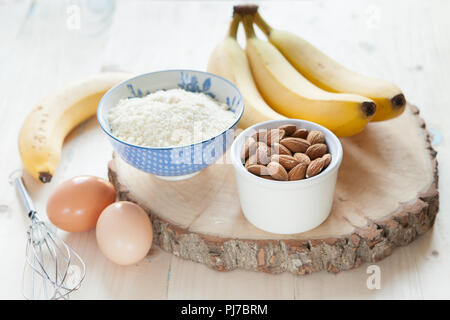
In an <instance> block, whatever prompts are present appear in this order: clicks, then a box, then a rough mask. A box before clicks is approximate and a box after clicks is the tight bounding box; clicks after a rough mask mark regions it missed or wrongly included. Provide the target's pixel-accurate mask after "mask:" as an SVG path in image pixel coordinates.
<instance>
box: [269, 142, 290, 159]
mask: <svg viewBox="0 0 450 320" xmlns="http://www.w3.org/2000/svg"><path fill="white" fill-rule="evenodd" d="M272 154H287V155H288V156H292V152H291V151H290V150H289V149H288V148H286V147H285V146H283V145H282V144H279V143H278V142H275V143H274V144H272Z"/></svg>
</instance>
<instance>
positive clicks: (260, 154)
mask: <svg viewBox="0 0 450 320" xmlns="http://www.w3.org/2000/svg"><path fill="white" fill-rule="evenodd" d="M257 143H258V148H257V149H256V161H257V163H259V164H264V165H266V164H268V163H269V162H270V150H269V147H268V146H267V145H266V144H265V143H264V142H257Z"/></svg>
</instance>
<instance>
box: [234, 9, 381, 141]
mask: <svg viewBox="0 0 450 320" xmlns="http://www.w3.org/2000/svg"><path fill="white" fill-rule="evenodd" d="M243 23H244V28H245V33H246V36H247V47H246V52H247V56H248V58H249V61H250V66H251V70H252V73H253V76H254V79H255V82H256V84H257V86H258V89H259V92H261V94H262V96H263V97H264V99H265V101H267V103H268V104H269V105H270V106H271V107H272V108H273V109H274V110H275V111H277V112H279V113H281V114H283V115H284V116H287V117H290V118H298V119H304V120H309V121H313V122H316V123H319V124H321V125H323V126H325V127H327V128H328V129H330V130H331V131H333V132H334V133H335V134H336V135H337V136H340V137H346V136H351V135H354V134H357V133H358V132H360V131H362V130H363V129H364V127H365V126H366V124H367V123H368V122H369V120H370V119H371V118H372V116H373V114H374V113H375V110H376V106H375V103H374V102H373V101H372V100H370V99H368V98H365V97H362V96H358V95H354V94H343V93H331V92H327V91H324V90H322V89H320V88H318V87H316V86H315V85H314V84H312V83H311V82H309V81H308V80H307V79H305V78H304V77H303V76H302V75H301V74H300V73H298V72H297V70H295V68H294V67H293V66H292V65H291V64H290V63H289V61H287V60H286V58H284V56H283V55H282V54H281V53H280V52H279V51H278V50H277V49H276V48H275V47H274V46H273V45H272V44H270V43H269V42H267V41H263V40H260V39H258V38H257V37H256V36H255V32H254V29H253V17H252V15H246V16H244V18H243Z"/></svg>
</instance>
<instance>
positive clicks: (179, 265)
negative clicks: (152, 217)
mask: <svg viewBox="0 0 450 320" xmlns="http://www.w3.org/2000/svg"><path fill="white" fill-rule="evenodd" d="M255 2H256V1H255ZM73 3H75V5H76V4H78V6H79V7H80V14H81V18H82V19H80V25H79V28H74V25H71V24H70V23H68V21H69V20H68V18H69V14H70V12H71V11H70V10H69V11H68V6H70V5H73V4H72V2H71V1H61V2H58V4H56V2H55V1H50V0H35V1H32V0H17V1H11V0H0V21H1V22H0V25H1V27H0V37H1V38H2V45H1V46H0V68H1V70H2V72H1V73H0V86H1V89H0V90H1V91H0V92H1V95H0V110H1V114H2V116H1V117H0V128H1V132H2V136H1V139H0V147H1V149H0V150H2V152H1V155H2V156H1V157H0V240H1V241H0V252H1V254H2V258H1V263H0V283H1V285H0V298H3V299H10V298H21V293H20V282H21V272H22V266H23V262H24V251H25V240H26V235H25V231H26V228H27V226H28V220H27V218H26V216H25V214H24V212H23V208H22V207H21V205H20V203H19V201H18V198H17V196H16V194H15V190H14V188H13V187H12V186H11V185H10V184H9V183H8V177H9V175H10V174H11V173H12V172H13V171H14V170H17V169H20V168H21V164H20V159H19V154H18V151H17V133H18V131H19V128H20V125H21V123H22V121H23V119H24V118H25V116H26V114H27V112H28V111H29V110H31V109H32V108H33V107H34V106H35V104H36V103H38V101H39V99H41V98H42V97H44V96H45V95H47V94H49V93H50V92H51V91H52V90H54V89H55V88H58V87H61V86H63V85H64V84H66V83H67V82H69V81H72V80H76V79H80V78H82V77H85V76H87V75H90V74H93V73H97V72H100V71H102V70H111V69H119V70H125V71H131V72H147V71H154V70H161V69H168V68H191V69H200V70H205V69H206V64H207V59H208V56H209V53H210V52H211V50H212V49H213V48H214V46H215V45H216V43H217V42H218V41H219V40H220V39H221V38H222V37H223V36H224V35H225V33H226V30H227V25H228V22H229V19H230V16H231V7H232V5H233V4H234V3H237V2H234V1H208V2H206V1H135V0H131V1H116V2H111V3H113V4H114V3H115V6H113V7H112V8H109V7H105V8H95V10H93V9H92V8H89V7H88V6H87V5H86V2H85V1H77V2H73ZM260 7H261V9H260V10H261V13H262V14H263V15H264V17H266V18H267V20H268V21H269V22H270V23H271V24H273V25H274V26H277V27H278V28H280V29H285V30H290V31H293V32H297V33H298V34H300V35H301V36H303V37H304V38H306V39H307V40H309V41H311V42H312V43H313V44H315V45H317V46H318V47H319V48H321V49H322V50H323V51H325V52H326V53H328V54H330V55H332V56H333V57H334V58H335V59H336V60H338V61H340V62H342V63H343V64H344V65H346V66H348V67H349V68H352V69H355V70H358V71H360V72H361V73H364V74H368V75H373V76H377V77H381V78H385V79H389V80H391V81H393V82H395V83H396V84H397V85H399V86H400V87H401V88H402V89H403V90H404V92H405V95H406V97H407V99H408V101H410V102H412V103H414V104H415V105H418V106H420V109H421V116H422V117H423V118H424V119H425V122H426V123H427V128H428V129H430V130H431V133H432V135H433V136H432V138H433V139H432V144H433V147H434V149H435V150H436V151H437V152H438V156H437V159H438V161H439V164H440V166H439V172H440V177H439V190H440V194H441V204H440V213H439V215H438V216H437V219H436V221H435V225H434V227H433V228H432V230H430V232H427V233H425V234H424V235H423V236H421V237H420V238H418V239H417V240H416V241H414V242H413V243H411V244H410V245H408V246H405V247H401V248H398V249H395V251H396V252H395V254H393V255H392V256H390V257H388V258H386V259H384V260H382V261H380V262H376V263H373V264H375V265H376V266H378V267H379V268H380V272H381V288H380V289H369V288H368V287H367V285H366V281H367V278H368V277H369V276H370V274H368V273H367V267H369V265H371V264H365V265H364V266H362V267H360V268H357V269H355V270H350V271H346V272H341V273H339V274H337V275H334V274H331V273H327V272H317V273H314V274H311V275H309V276H307V277H298V276H296V275H293V274H291V273H282V274H278V275H271V274H265V273H257V272H252V271H246V270H234V271H231V272H217V271H215V270H212V269H209V268H207V267H206V266H204V265H201V264H198V263H194V262H191V261H186V260H183V259H180V258H177V257H174V256H172V255H171V254H168V253H166V252H164V251H162V250H161V249H159V248H158V247H157V246H155V247H153V248H152V250H151V251H150V253H149V255H148V257H147V259H145V260H143V261H141V262H140V263H139V264H137V265H135V266H130V267H119V266H116V265H114V264H113V263H111V262H109V261H108V260H107V259H106V258H104V257H103V255H102V254H101V252H100V251H99V249H98V247H97V244H96V241H95V232H93V231H91V232H86V233H80V234H66V233H64V232H61V233H60V235H61V236H62V237H63V238H65V239H66V241H67V242H68V243H69V244H70V245H71V246H73V247H74V248H75V249H76V250H77V252H78V253H79V254H80V255H81V256H82V257H83V258H84V260H85V261H86V264H87V267H88V270H87V277H86V279H85V281H84V282H83V285H82V287H81V288H80V290H79V291H78V292H77V293H75V294H73V295H72V299H77V298H78V299H87V298H99V299H114V298H124V299H132V298H138V299H152V298H161V299H165V298H168V299H183V298H195V299H203V298H224V299H232V298H234V299H251V298H269V299H311V298H319V299H320V298H329V299H333V298H335V299H351V298H362V299H386V298H397V299H407V298H415V299H423V298H438V299H442V298H447V299H448V298H450V273H449V272H448V269H449V268H450V253H449V250H448V248H449V245H450V236H449V234H450V218H449V215H448V211H449V210H450V202H449V200H448V199H449V197H448V195H449V192H450V187H449V185H450V167H449V165H448V163H449V162H450V151H449V150H450V149H449V148H448V140H449V138H450V135H449V129H448V128H449V127H450V117H449V115H448V106H449V105H450V95H449V94H448V92H450V72H449V71H450V60H449V59H448V56H449V54H450V38H449V37H448V30H449V28H450V21H449V20H448V17H447V15H448V12H449V10H450V3H449V2H448V1H444V0H441V1H439V0H431V1H420V0H413V1H406V0H404V1H395V2H393V1H387V0H383V1H376V2H375V1H357V0H352V1H286V2H284V1H263V2H261V3H260ZM199 17H201V18H199ZM240 40H243V34H242V33H240ZM92 150H95V152H92ZM111 153H112V149H111V147H110V146H109V145H108V143H107V140H106V139H105V137H104V136H103V134H102V132H101V131H100V129H99V127H98V125H97V123H96V120H95V119H91V120H89V121H87V122H86V123H85V124H83V125H82V126H80V127H79V128H77V129H75V130H74V131H73V132H72V133H71V135H70V136H69V137H68V138H67V140H66V145H65V148H64V151H63V155H62V160H61V163H60V166H59V168H58V171H57V173H56V175H55V177H54V180H53V181H52V183H51V184H48V185H45V186H42V185H40V184H39V183H37V182H35V181H33V180H32V179H30V178H29V177H28V176H27V177H26V184H27V187H28V188H29V190H30V192H31V195H32V197H33V200H34V201H35V202H36V206H37V208H38V209H39V210H40V211H41V212H42V213H44V209H45V204H46V199H47V198H48V196H49V194H50V193H51V192H52V190H54V188H55V186H56V185H57V184H58V183H60V182H62V181H64V180H66V179H68V178H70V177H73V176H75V175H79V174H93V175H98V176H102V177H104V178H106V177H107V169H106V168H107V163H108V161H109V160H110V158H111ZM405 174H407V173H405Z"/></svg>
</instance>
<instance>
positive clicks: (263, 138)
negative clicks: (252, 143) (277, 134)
mask: <svg viewBox="0 0 450 320" xmlns="http://www.w3.org/2000/svg"><path fill="white" fill-rule="evenodd" d="M251 138H253V139H255V140H256V141H258V142H264V143H266V142H267V129H260V130H258V131H257V132H256V133H254V134H253V135H252V136H251Z"/></svg>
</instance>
